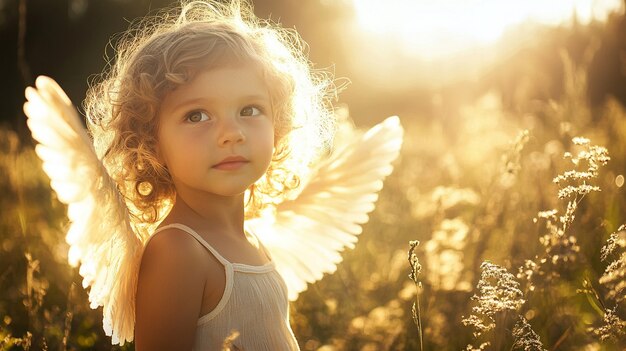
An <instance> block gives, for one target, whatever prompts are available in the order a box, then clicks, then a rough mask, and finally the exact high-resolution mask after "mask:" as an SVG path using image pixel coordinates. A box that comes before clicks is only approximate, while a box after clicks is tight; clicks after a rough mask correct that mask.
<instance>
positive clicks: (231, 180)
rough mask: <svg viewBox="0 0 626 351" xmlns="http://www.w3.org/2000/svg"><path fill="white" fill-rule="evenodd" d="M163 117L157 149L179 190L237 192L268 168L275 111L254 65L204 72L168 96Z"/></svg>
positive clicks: (162, 104)
mask: <svg viewBox="0 0 626 351" xmlns="http://www.w3.org/2000/svg"><path fill="white" fill-rule="evenodd" d="M158 118H159V123H160V127H159V132H158V146H157V153H158V156H159V159H160V160H161V161H162V162H163V163H164V164H165V165H166V166H167V168H168V171H169V173H170V175H171V176H172V179H173V181H174V185H175V187H176V190H177V191H178V192H181V191H187V192H189V191H201V192H208V193H212V194H217V195H222V196H233V195H238V194H241V193H243V192H244V191H245V190H246V189H247V188H248V187H249V186H250V185H252V184H253V183H254V182H255V181H257V180H258V179H259V178H260V177H261V176H262V175H263V174H264V173H265V172H266V170H267V168H268V167H269V164H270V161H271V158H272V153H273V147H274V126H273V112H272V109H271V104H270V95H269V92H268V89H267V87H266V85H265V83H264V82H263V80H262V79H261V77H260V76H259V74H258V72H257V71H256V70H255V69H254V67H253V66H252V65H238V66H225V67H218V68H213V69H211V70H207V71H202V72H200V73H199V74H198V75H197V76H196V77H195V78H194V79H193V80H192V81H190V82H189V83H187V84H185V85H182V86H180V87H178V88H177V89H176V90H174V91H172V92H171V93H169V94H168V95H166V96H165V98H164V99H163V101H162V103H161V106H160V111H159V115H158ZM227 158H231V159H230V160H229V159H227Z"/></svg>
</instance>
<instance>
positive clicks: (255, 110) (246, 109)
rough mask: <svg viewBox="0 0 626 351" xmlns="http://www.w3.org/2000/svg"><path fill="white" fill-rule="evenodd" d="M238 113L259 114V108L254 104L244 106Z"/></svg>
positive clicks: (246, 114)
mask: <svg viewBox="0 0 626 351" xmlns="http://www.w3.org/2000/svg"><path fill="white" fill-rule="evenodd" d="M240 114H241V115H242V116H257V115H260V114H261V110H260V109H259V108H257V107H254V106H246V107H244V108H243V109H241V112H240Z"/></svg>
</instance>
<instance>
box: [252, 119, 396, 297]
mask: <svg viewBox="0 0 626 351" xmlns="http://www.w3.org/2000/svg"><path fill="white" fill-rule="evenodd" d="M402 137H403V129H402V126H401V125H400V120H399V119H398V117H395V116H394V117H389V118H387V119H386V120H385V121H383V122H381V123H380V124H378V125H376V126H374V127H373V128H371V129H370V130H369V131H368V132H366V133H365V134H363V135H362V136H360V137H358V138H355V140H351V141H350V142H349V143H342V144H341V146H340V147H339V148H338V149H337V150H335V151H334V152H333V153H332V154H331V156H330V157H329V158H328V159H326V160H324V161H322V162H321V163H320V164H319V166H318V167H317V168H316V170H314V172H313V173H312V175H311V177H310V178H309V179H310V180H309V182H308V183H307V184H306V185H304V188H303V190H302V192H301V193H300V194H299V195H298V197H297V198H295V199H293V200H287V201H284V202H282V203H280V204H279V205H277V208H276V212H275V213H276V214H275V215H265V216H261V217H260V218H255V219H250V220H248V221H247V222H246V228H247V229H248V230H250V231H252V232H253V233H254V234H256V235H257V236H258V237H259V239H260V240H261V241H262V242H263V244H264V245H265V247H267V248H268V250H269V251H270V254H271V256H272V260H274V262H275V263H276V268H277V270H278V272H279V273H280V274H281V276H282V277H283V279H284V280H285V282H286V284H287V288H288V291H289V299H290V300H295V299H297V297H298V294H299V293H300V292H302V291H304V290H306V288H307V282H309V283H312V282H315V281H317V280H319V279H321V278H322V276H323V274H324V273H332V272H334V271H335V269H336V268H337V264H338V263H339V262H341V260H342V257H341V254H340V252H341V251H343V249H344V248H345V247H349V248H354V244H355V243H356V241H357V240H358V238H357V235H359V234H360V233H361V230H362V229H361V224H364V223H366V222H367V221H368V219H369V218H368V213H369V212H371V211H372V210H373V209H374V202H375V201H376V200H377V199H378V194H377V192H378V191H379V190H380V189H382V187H383V179H384V178H385V177H386V176H387V175H389V174H390V173H391V171H392V170H393V167H392V166H391V162H392V161H393V160H394V159H396V157H397V156H398V154H399V152H400V147H401V145H402Z"/></svg>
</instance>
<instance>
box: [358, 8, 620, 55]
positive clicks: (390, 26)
mask: <svg viewBox="0 0 626 351" xmlns="http://www.w3.org/2000/svg"><path fill="white" fill-rule="evenodd" d="M352 1H353V2H354V8H355V12H356V16H357V21H358V23H359V25H360V27H361V29H362V30H364V31H365V32H367V33H369V35H372V34H373V35H376V34H378V35H380V36H382V37H387V38H388V39H390V40H394V41H401V42H402V43H403V45H405V46H406V48H407V51H410V52H415V53H418V54H419V56H422V57H424V58H427V59H435V58H437V57H441V56H447V55H450V54H453V53H457V52H459V51H462V50H464V49H466V48H469V47H472V46H475V45H477V44H478V45H481V44H482V45H484V44H489V43H493V42H495V41H496V40H497V39H498V38H500V36H501V35H502V34H503V33H504V31H505V30H506V29H507V28H508V27H509V26H511V25H514V24H520V23H523V22H527V21H532V22H539V23H543V24H559V23H562V22H566V21H570V20H571V18H572V14H573V13H574V12H575V13H576V14H577V16H578V19H579V21H580V22H582V23H588V22H590V21H591V20H593V19H600V20H604V19H605V18H606V17H607V15H608V13H609V12H610V11H612V10H615V9H622V8H623V1H622V0H517V1H512V0H385V1H382V0H352Z"/></svg>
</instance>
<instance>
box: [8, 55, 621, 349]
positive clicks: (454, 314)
mask: <svg viewBox="0 0 626 351" xmlns="http://www.w3.org/2000/svg"><path fill="white" fill-rule="evenodd" d="M562 66H563V67H564V75H563V80H562V85H563V88H562V89H563V94H561V96H560V97H559V98H558V99H527V100H524V99H522V100H520V101H518V102H517V105H516V106H515V108H513V109H512V108H510V107H504V106H503V105H502V101H503V99H502V97H501V92H500V91H497V90H492V91H489V92H487V93H485V94H484V95H482V96H480V97H478V98H477V99H475V100H474V101H472V102H471V103H468V104H464V105H463V106H461V107H460V108H459V109H458V110H455V112H454V113H452V114H450V113H443V111H444V107H443V106H441V104H440V103H439V104H438V103H433V109H432V110H431V111H430V112H428V113H426V112H424V114H423V115H419V113H421V112H416V113H415V114H413V115H412V114H409V113H407V114H401V115H400V117H401V120H402V123H403V125H404V127H405V128H406V140H405V143H404V146H403V149H402V152H401V157H400V159H399V160H397V161H396V163H395V166H396V168H395V171H394V173H393V174H392V175H391V176H390V177H389V178H388V179H387V180H386V182H385V187H384V189H383V190H382V192H381V194H380V199H379V201H378V203H377V208H376V210H375V212H373V213H372V215H371V219H370V221H369V222H368V223H367V224H366V225H365V228H364V231H363V234H362V235H361V237H360V240H359V243H358V245H357V247H356V249H354V250H352V251H348V252H345V254H344V262H343V263H342V264H340V265H339V267H338V270H337V272H336V273H335V274H333V275H330V276H326V277H325V278H324V279H323V280H322V281H320V282H319V283H317V284H315V285H312V286H309V289H308V290H307V291H306V292H305V293H303V294H301V295H300V298H299V299H298V301H296V302H295V303H293V304H292V305H291V321H292V326H293V329H294V333H295V334H296V337H297V339H298V340H299V342H300V347H301V348H302V349H303V350H323V351H329V350H422V349H423V350H466V349H467V350H477V349H481V350H482V349H486V350H623V349H625V348H626V301H625V300H626V280H625V277H626V230H625V228H624V227H622V228H621V230H620V226H622V225H624V224H626V193H625V191H624V176H625V175H626V111H625V110H624V108H623V107H622V106H621V105H620V104H619V103H617V102H616V101H613V100H608V101H607V103H606V104H605V105H604V106H602V107H601V108H598V109H593V110H592V109H591V108H590V107H589V106H588V104H587V99H586V97H585V92H586V87H587V84H586V78H585V77H586V76H585V74H584V72H585V71H584V67H578V66H577V65H575V64H573V63H572V62H570V61H569V60H568V58H567V56H564V57H562ZM522 95H523V94H522ZM531 95H532V94H527V95H523V96H531ZM444 98H445V97H444ZM444 101H445V99H444ZM382 117H383V116H381V119H382ZM365 127H366V126H363V128H365ZM609 158H610V160H609ZM557 180H558V181H557ZM0 193H1V195H0V210H1V211H2V212H1V215H0V349H2V350H13V349H22V348H23V349H31V350H39V349H50V350H64V349H69V350H87V349H97V350H109V349H111V348H112V347H111V346H110V339H109V338H108V337H106V336H105V335H104V332H103V330H102V325H101V323H102V322H101V318H102V314H101V310H100V309H98V310H91V309H90V308H89V306H88V302H87V294H86V292H85V291H84V290H83V288H82V287H81V279H80V277H79V275H78V271H77V269H72V268H71V267H70V266H69V265H68V264H67V245H66V244H65V242H64V233H65V228H66V226H67V219H66V216H65V208H64V206H62V205H61V204H60V203H59V202H58V200H57V199H56V198H55V195H54V193H52V192H51V190H50V188H49V185H48V180H47V178H46V177H45V175H44V174H43V172H42V171H41V166H40V162H39V161H38V159H37V158H36V155H35V154H34V151H33V148H32V142H31V141H30V138H29V137H25V136H18V135H16V134H15V133H14V132H11V131H6V130H5V131H0ZM412 240H417V241H419V244H418V245H417V246H415V247H414V250H413V251H412V254H413V256H410V255H409V252H408V251H409V248H410V246H409V242H410V241H412ZM414 244H415V243H414ZM411 257H412V259H411ZM412 268H413V273H414V280H412V279H410V278H409V273H411V272H412ZM416 301H419V309H416V310H415V313H413V312H412V307H413V305H414V303H415V302H416ZM418 312H419V313H418ZM416 321H418V322H419V323H416ZM417 324H421V326H422V328H421V329H419V328H418V327H417ZM113 349H116V350H117V349H125V350H132V349H133V347H132V345H128V346H125V347H122V348H120V347H113Z"/></svg>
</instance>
